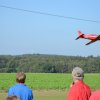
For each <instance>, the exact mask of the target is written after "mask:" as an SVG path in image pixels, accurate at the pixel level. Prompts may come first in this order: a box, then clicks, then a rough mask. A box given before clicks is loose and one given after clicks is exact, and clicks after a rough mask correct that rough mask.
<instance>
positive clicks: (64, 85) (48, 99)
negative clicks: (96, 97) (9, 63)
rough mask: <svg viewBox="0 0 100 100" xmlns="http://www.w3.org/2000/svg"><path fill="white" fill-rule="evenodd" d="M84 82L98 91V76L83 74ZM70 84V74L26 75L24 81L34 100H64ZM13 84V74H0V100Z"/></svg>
mask: <svg viewBox="0 0 100 100" xmlns="http://www.w3.org/2000/svg"><path fill="white" fill-rule="evenodd" d="M84 81H85V83H86V84H88V85H89V86H90V87H91V88H92V90H96V89H100V74H85V79H84ZM71 82H72V79H71V74H48V73H27V79H26V84H27V86H28V87H30V88H31V89H32V90H33V92H34V96H35V100H65V98H66V94H67V92H68V90H69V86H70V83H71ZM14 84H16V82H15V74H14V73H10V74H8V73H1V74H0V100H5V98H6V96H7V91H8V89H9V88H10V87H11V86H12V85H14Z"/></svg>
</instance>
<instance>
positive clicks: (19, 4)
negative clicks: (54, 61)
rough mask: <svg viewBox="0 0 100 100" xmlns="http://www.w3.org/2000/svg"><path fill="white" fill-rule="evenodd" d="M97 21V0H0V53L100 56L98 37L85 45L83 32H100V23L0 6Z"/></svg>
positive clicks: (99, 16)
mask: <svg viewBox="0 0 100 100" xmlns="http://www.w3.org/2000/svg"><path fill="white" fill-rule="evenodd" d="M2 5H3V6H9V7H14V8H19V9H24V10H29V11H39V12H44V13H49V14H53V15H61V16H66V17H72V18H79V19H86V20H96V21H100V0H0V55H21V54H51V55H53V54H55V55H66V56H90V55H93V56H100V41H97V42H95V43H93V44H91V45H88V46H86V45H85V44H86V43H87V42H89V40H86V39H79V40H75V38H76V37H77V36H78V33H77V31H78V30H80V31H82V32H83V33H84V34H97V35H99V34H100V23H95V22H91V21H83V20H75V19H70V18H63V17H62V18H61V17H57V16H50V15H43V14H38V13H32V12H27V11H21V10H15V9H9V8H4V7H1V6H2Z"/></svg>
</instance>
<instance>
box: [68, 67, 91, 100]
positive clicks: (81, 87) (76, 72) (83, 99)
mask: <svg viewBox="0 0 100 100" xmlns="http://www.w3.org/2000/svg"><path fill="white" fill-rule="evenodd" d="M72 79H73V83H72V84H71V86H70V91H69V93H68V98H67V100H89V97H90V95H91V89H90V88H89V86H87V85H86V84H85V83H84V82H83V79H84V71H83V70H82V69H81V68H80V67H75V68H74V69H73V71H72Z"/></svg>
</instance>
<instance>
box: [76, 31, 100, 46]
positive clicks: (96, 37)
mask: <svg viewBox="0 0 100 100" xmlns="http://www.w3.org/2000/svg"><path fill="white" fill-rule="evenodd" d="M78 35H79V36H78V37H77V38H76V40H77V39H79V38H84V39H89V40H91V41H90V42H88V43H87V44H86V45H89V44H91V43H93V42H96V41H97V40H100V35H95V34H88V35H85V34H83V33H82V32H81V31H78Z"/></svg>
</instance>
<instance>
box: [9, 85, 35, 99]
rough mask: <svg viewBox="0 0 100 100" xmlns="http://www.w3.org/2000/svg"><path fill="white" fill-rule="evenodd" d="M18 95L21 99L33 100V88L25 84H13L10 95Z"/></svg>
mask: <svg viewBox="0 0 100 100" xmlns="http://www.w3.org/2000/svg"><path fill="white" fill-rule="evenodd" d="M12 95H15V96H18V97H19V98H20V100H33V93H32V90H31V89H29V88H28V87H27V86H26V85H25V84H16V85H14V86H12V87H11V88H10V89H9V91H8V96H12Z"/></svg>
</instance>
